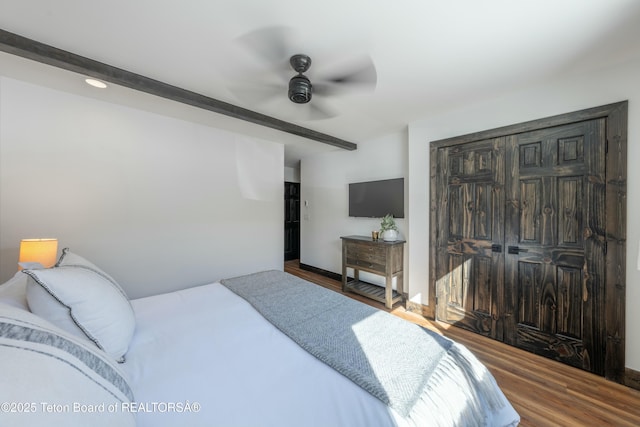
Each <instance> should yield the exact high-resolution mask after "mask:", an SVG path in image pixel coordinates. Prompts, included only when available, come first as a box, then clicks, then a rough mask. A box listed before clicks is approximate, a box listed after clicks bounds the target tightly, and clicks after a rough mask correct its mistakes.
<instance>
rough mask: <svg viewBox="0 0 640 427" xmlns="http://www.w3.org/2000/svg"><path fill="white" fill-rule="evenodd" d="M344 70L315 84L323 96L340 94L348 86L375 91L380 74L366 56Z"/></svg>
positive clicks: (352, 62) (345, 66)
mask: <svg viewBox="0 0 640 427" xmlns="http://www.w3.org/2000/svg"><path fill="white" fill-rule="evenodd" d="M334 68H335V67H334ZM343 68H344V69H343V70H341V71H340V72H334V73H333V74H332V75H330V76H327V77H324V78H323V79H320V80H318V81H317V82H315V83H314V86H316V87H317V89H318V91H320V93H322V95H336V94H340V93H342V92H344V89H345V87H346V86H350V87H352V88H354V89H358V90H373V89H375V87H376V83H377V81H378V74H377V72H376V67H375V65H374V64H373V61H372V60H371V58H370V57H368V56H364V57H361V58H358V59H356V60H354V61H350V62H349V64H346V65H344V66H343Z"/></svg>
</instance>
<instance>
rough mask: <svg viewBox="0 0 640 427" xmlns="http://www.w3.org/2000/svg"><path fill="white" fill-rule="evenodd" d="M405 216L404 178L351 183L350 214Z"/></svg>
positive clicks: (359, 215) (360, 215)
mask: <svg viewBox="0 0 640 427" xmlns="http://www.w3.org/2000/svg"><path fill="white" fill-rule="evenodd" d="M387 214H391V215H393V217H394V218H404V178H396V179H386V180H383V181H369V182H356V183H352V184H349V216H353V217H367V218H382V217H383V216H385V215H387Z"/></svg>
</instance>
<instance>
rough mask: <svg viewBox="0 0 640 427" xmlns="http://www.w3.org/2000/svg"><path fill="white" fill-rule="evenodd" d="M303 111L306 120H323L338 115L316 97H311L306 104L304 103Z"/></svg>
mask: <svg viewBox="0 0 640 427" xmlns="http://www.w3.org/2000/svg"><path fill="white" fill-rule="evenodd" d="M303 113H304V115H305V117H306V120H325V119H330V118H332V117H335V116H337V115H338V113H337V112H336V111H335V110H334V109H333V108H331V107H329V105H327V103H326V102H322V101H321V100H319V99H317V98H313V99H311V101H310V102H309V103H308V104H306V105H304V108H303Z"/></svg>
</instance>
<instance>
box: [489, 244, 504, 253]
mask: <svg viewBox="0 0 640 427" xmlns="http://www.w3.org/2000/svg"><path fill="white" fill-rule="evenodd" d="M491 252H498V253H500V252H502V245H498V244H495V243H494V244H493V245H491Z"/></svg>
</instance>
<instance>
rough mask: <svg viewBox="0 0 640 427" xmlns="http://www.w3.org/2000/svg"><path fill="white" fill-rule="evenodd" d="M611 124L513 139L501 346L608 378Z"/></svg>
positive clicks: (588, 124)
mask: <svg viewBox="0 0 640 427" xmlns="http://www.w3.org/2000/svg"><path fill="white" fill-rule="evenodd" d="M605 147H606V141H605V120H604V119H598V120H590V121H585V122H581V123H575V124H570V125H565V126H558V127H554V128H548V129H543V130H538V131H533V132H526V133H521V134H517V135H512V136H509V137H507V144H506V162H507V174H506V175H507V179H506V193H507V205H506V222H505V249H506V251H505V296H506V298H505V312H504V318H505V326H504V327H505V330H504V341H505V342H507V343H509V344H512V345H515V346H517V347H520V348H523V349H526V350H529V351H531V352H534V353H537V354H541V355H543V356H546V357H549V358H553V359H556V360H559V361H562V362H564V363H567V364H569V365H572V366H576V367H579V368H582V369H585V370H588V371H591V372H594V373H597V374H600V375H603V374H604V351H603V349H604V348H605V344H606V337H605V332H604V331H605V330H606V329H605V325H604V302H605V298H604V284H605V262H604V260H605V251H606V241H603V240H602V239H601V238H600V237H601V236H604V235H605V230H606V224H605V220H606V217H605V159H606V157H605Z"/></svg>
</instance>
